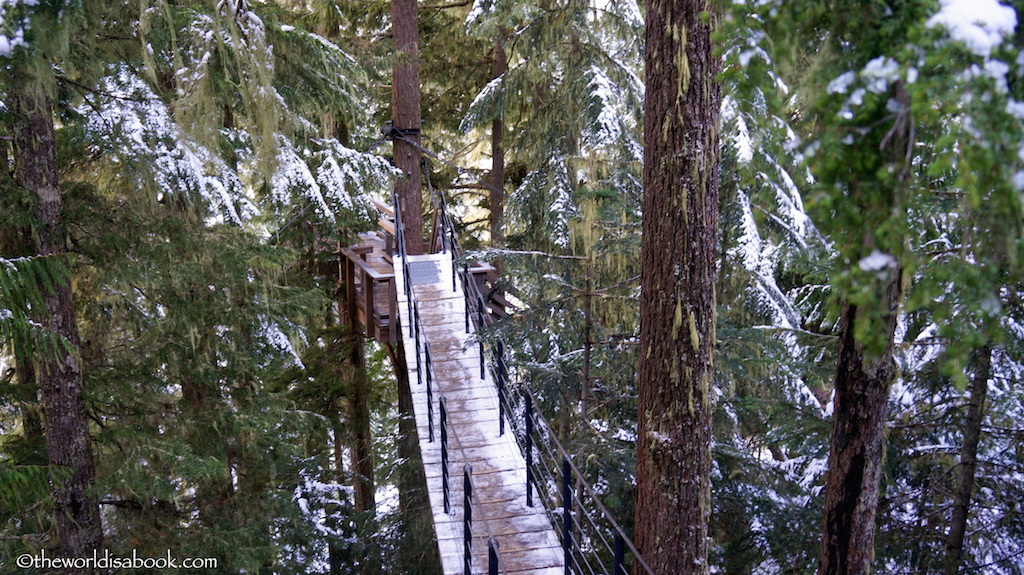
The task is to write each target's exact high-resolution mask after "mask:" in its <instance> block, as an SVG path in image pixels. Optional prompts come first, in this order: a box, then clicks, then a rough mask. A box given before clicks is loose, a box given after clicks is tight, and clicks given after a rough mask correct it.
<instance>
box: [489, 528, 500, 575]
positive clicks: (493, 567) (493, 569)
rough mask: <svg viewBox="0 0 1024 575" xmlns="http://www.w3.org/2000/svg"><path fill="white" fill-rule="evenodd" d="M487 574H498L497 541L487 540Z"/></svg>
mask: <svg viewBox="0 0 1024 575" xmlns="http://www.w3.org/2000/svg"><path fill="white" fill-rule="evenodd" d="M487 575H498V542H497V541H495V540H494V538H493V537H492V538H490V539H488V540H487Z"/></svg>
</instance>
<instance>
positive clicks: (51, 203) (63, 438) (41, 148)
mask: <svg viewBox="0 0 1024 575" xmlns="http://www.w3.org/2000/svg"><path fill="white" fill-rule="evenodd" d="M38 70H46V71H48V70H49V69H48V68H47V67H44V66H40V67H38ZM13 78H14V82H13V88H12V90H11V92H10V94H11V96H12V98H11V108H12V110H13V111H14V113H15V114H16V120H15V122H16V123H15V127H14V151H15V180H16V181H17V182H18V184H19V185H21V186H22V187H24V188H25V189H27V190H30V191H32V192H33V193H34V194H35V196H36V206H35V216H36V227H35V247H36V253H37V254H38V255H41V256H48V255H53V254H60V253H63V252H65V251H67V248H66V240H65V237H64V227H63V223H62V221H61V211H62V203H61V196H60V187H59V180H58V176H57V151H56V142H55V140H54V126H53V110H52V107H51V103H50V100H49V98H48V96H47V95H46V92H45V89H44V88H43V87H42V86H43V85H44V84H45V82H44V81H42V80H41V79H39V78H32V77H31V73H30V72H28V71H27V70H24V69H16V70H14V73H13ZM45 303H46V310H45V312H44V313H43V314H41V315H42V317H40V318H39V321H40V323H41V324H42V325H43V326H44V327H45V328H46V329H49V330H52V331H53V332H55V333H57V334H60V335H61V336H62V337H64V338H65V339H66V340H67V341H68V343H69V344H70V348H69V349H57V350H54V351H53V352H52V353H50V352H46V351H38V352H37V357H36V361H37V366H38V372H37V373H36V377H37V381H38V384H39V396H40V401H41V403H42V409H43V418H44V420H45V428H46V429H45V434H46V451H47V455H48V457H49V460H50V464H51V465H54V466H59V467H63V468H66V469H68V470H69V471H70V473H71V476H70V477H69V478H68V479H67V480H65V481H55V482H54V483H53V486H52V494H53V503H54V507H55V511H56V516H57V517H56V519H57V532H58V534H59V537H60V543H61V547H62V552H63V553H64V554H65V555H67V556H71V557H84V556H86V555H90V556H91V554H92V551H93V550H95V549H99V548H100V546H101V545H102V544H103V528H102V524H101V521H100V513H99V507H98V504H97V500H96V497H95V496H94V495H92V494H90V493H89V490H90V489H91V487H92V485H93V481H94V475H95V471H94V468H93V459H92V443H91V439H90V437H89V427H88V420H87V419H86V414H85V403H84V401H83V399H82V374H81V370H80V367H79V360H78V357H77V355H78V349H79V347H80V346H79V338H78V324H77V323H76V320H75V309H74V305H73V303H72V300H71V284H70V282H69V281H63V282H59V283H58V284H57V285H55V286H54V288H53V290H51V291H48V292H46V293H45Z"/></svg>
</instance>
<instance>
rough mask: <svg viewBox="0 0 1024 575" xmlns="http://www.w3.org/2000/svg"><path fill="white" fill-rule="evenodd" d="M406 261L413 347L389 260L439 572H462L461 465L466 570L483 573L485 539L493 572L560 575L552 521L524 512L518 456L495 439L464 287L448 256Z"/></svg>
mask: <svg viewBox="0 0 1024 575" xmlns="http://www.w3.org/2000/svg"><path fill="white" fill-rule="evenodd" d="M408 260H409V275H410V276H411V280H412V281H411V284H412V292H413V300H414V302H415V304H416V307H417V308H418V313H419V319H420V325H421V327H422V335H421V337H420V338H419V339H420V341H421V344H420V349H417V338H416V337H414V336H413V335H412V334H411V333H410V330H409V326H412V325H414V323H413V322H414V319H413V318H412V317H410V309H409V304H408V302H407V300H406V296H405V293H406V292H405V281H406V278H405V274H404V271H403V268H404V266H403V264H402V262H401V258H398V257H396V258H395V276H396V278H397V282H398V286H397V287H398V290H397V291H398V304H399V305H398V307H399V313H400V317H401V321H400V323H401V326H402V330H403V333H402V338H401V339H402V342H403V345H404V346H405V356H406V358H407V360H408V365H409V380H410V382H412V392H413V405H414V410H415V414H416V424H417V430H418V433H419V442H420V450H421V452H422V455H423V464H424V467H425V470H426V476H427V487H428V491H429V493H430V501H431V507H432V509H433V515H434V528H435V531H436V533H437V542H438V548H439V551H440V554H441V561H442V564H443V567H444V572H445V574H446V575H456V574H462V573H464V555H463V553H464V526H463V517H464V515H463V501H464V491H463V481H464V478H463V472H464V469H466V467H467V465H468V466H469V468H471V481H472V494H473V497H472V501H473V505H472V506H471V508H472V511H473V517H472V519H473V521H472V560H471V572H472V573H474V574H478V573H487V570H488V541H489V540H490V539H492V538H493V540H494V541H496V542H497V543H498V553H499V555H500V568H499V572H501V573H508V574H509V575H514V574H518V575H556V574H557V575H561V574H562V573H564V562H563V557H564V555H563V553H562V550H561V544H560V542H559V538H558V536H557V535H556V533H555V531H554V529H552V526H551V522H550V521H549V520H548V517H547V515H546V514H545V512H544V509H543V507H542V506H541V505H539V504H538V503H535V504H534V506H533V507H527V506H526V462H525V460H524V458H523V455H522V453H521V451H520V449H519V447H518V445H517V444H516V442H515V439H514V435H513V433H511V431H510V430H509V431H506V433H505V434H504V435H499V424H498V422H499V408H498V397H497V391H496V387H495V385H494V382H493V381H491V374H490V370H484V374H483V377H481V369H480V355H479V346H478V345H477V343H476V342H475V341H474V340H473V339H472V335H471V334H470V333H467V330H466V320H465V301H466V300H465V297H464V295H463V292H462V285H461V282H454V284H455V285H454V286H453V276H452V258H451V254H450V253H448V254H431V255H423V256H409V258H408ZM423 342H425V344H424V343H423ZM424 345H425V346H426V349H428V350H429V353H430V364H431V366H432V368H433V369H432V373H433V378H432V381H431V382H430V383H431V391H432V394H431V398H430V399H432V400H433V403H432V405H430V404H428V391H427V387H428V384H427V381H426V379H427V360H426V350H425V349H424V348H423V347H424ZM417 364H419V366H420V369H417ZM441 398H443V401H444V403H445V405H446V408H447V409H446V412H447V435H448V448H447V449H448V462H449V465H448V469H449V485H450V488H449V495H450V497H449V500H450V506H449V511H450V512H448V513H446V512H445V508H444V488H443V484H442V483H443V480H442V437H441V431H440V422H441V413H440V402H441ZM431 411H432V414H431ZM431 424H432V425H433V428H434V429H433V431H434V433H433V441H431V439H430V438H431V434H430V427H431Z"/></svg>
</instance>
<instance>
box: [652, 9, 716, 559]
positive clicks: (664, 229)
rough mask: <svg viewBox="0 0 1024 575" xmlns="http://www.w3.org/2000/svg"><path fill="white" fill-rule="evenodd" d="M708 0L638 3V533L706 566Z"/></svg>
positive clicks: (711, 238)
mask: <svg viewBox="0 0 1024 575" xmlns="http://www.w3.org/2000/svg"><path fill="white" fill-rule="evenodd" d="M712 6H713V4H712V3H711V2H709V1H708V0H685V1H672V0H653V1H652V2H651V3H649V4H648V7H647V28H646V51H647V52H646V84H647V96H646V102H645V106H644V116H645V119H644V133H645V136H644V137H645V147H644V199H643V214H644V217H643V248H642V253H641V257H642V260H641V264H642V269H643V279H642V292H641V297H640V373H639V383H638V385H639V400H638V405H639V419H638V421H639V435H638V438H637V505H636V544H637V548H638V550H639V551H640V553H641V554H642V555H643V556H644V558H645V559H646V561H647V563H648V565H650V566H651V568H652V569H653V570H654V573H656V574H657V575H683V574H699V575H703V574H707V573H708V518H709V514H710V510H711V492H710V473H711V451H710V442H711V412H712V405H711V399H710V387H711V383H712V376H713V368H712V354H713V351H714V346H715V274H716V268H715V241H716V234H717V230H718V183H719V169H720V168H719V110H720V108H721V98H722V95H721V94H722V93H721V87H720V86H719V84H718V83H717V81H716V80H715V76H716V75H717V74H718V72H719V71H720V70H721V62H720V60H719V59H718V58H717V57H716V56H715V55H714V53H713V52H712V43H711V34H712V30H713V28H714V25H715V21H716V15H715V13H714V12H713V8H712Z"/></svg>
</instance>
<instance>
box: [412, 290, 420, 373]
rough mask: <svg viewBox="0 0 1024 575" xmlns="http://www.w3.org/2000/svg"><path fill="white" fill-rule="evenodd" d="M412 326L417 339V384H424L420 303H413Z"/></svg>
mask: <svg viewBox="0 0 1024 575" xmlns="http://www.w3.org/2000/svg"><path fill="white" fill-rule="evenodd" d="M412 313H413V316H412V325H413V328H414V332H415V334H416V337H415V339H414V341H415V342H416V383H418V384H421V385H422V384H423V365H422V364H421V363H420V304H419V302H413V308H412Z"/></svg>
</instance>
